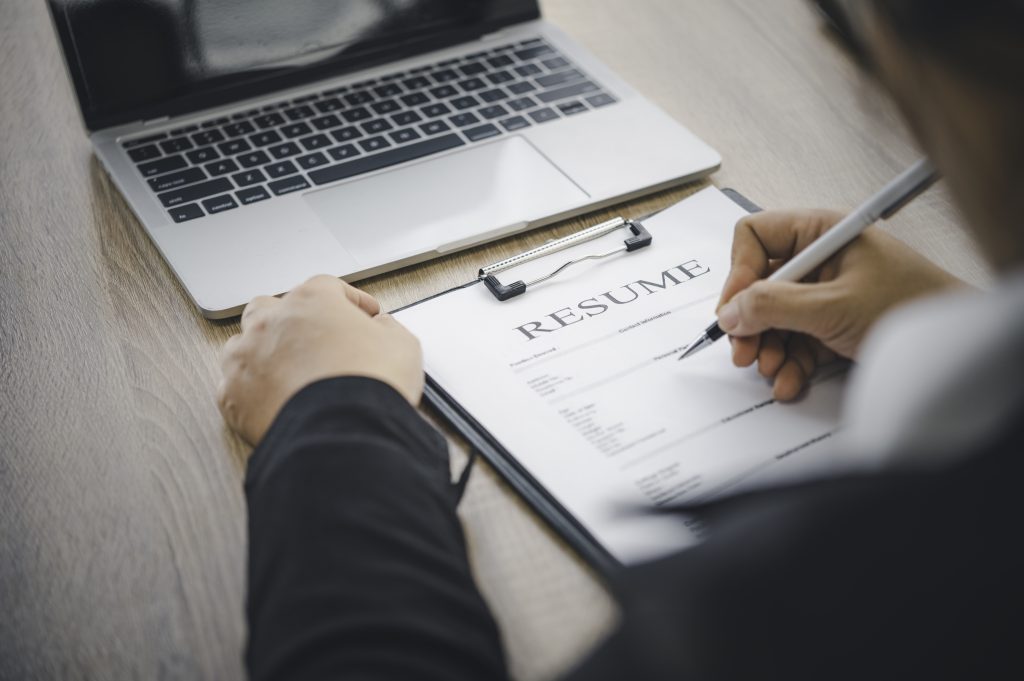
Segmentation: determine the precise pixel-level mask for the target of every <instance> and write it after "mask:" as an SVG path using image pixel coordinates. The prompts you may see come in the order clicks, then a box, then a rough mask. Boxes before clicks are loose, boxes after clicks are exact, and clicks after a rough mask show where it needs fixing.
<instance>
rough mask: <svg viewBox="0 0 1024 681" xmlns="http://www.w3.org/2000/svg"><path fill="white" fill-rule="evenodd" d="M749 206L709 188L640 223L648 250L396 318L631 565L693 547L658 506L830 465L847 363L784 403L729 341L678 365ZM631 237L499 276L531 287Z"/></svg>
mask: <svg viewBox="0 0 1024 681" xmlns="http://www.w3.org/2000/svg"><path fill="white" fill-rule="evenodd" d="M743 215H745V212H744V211H743V210H742V209H741V208H740V207H739V206H737V205H736V204H735V203H733V202H732V201H731V200H730V199H729V198H728V197H726V196H725V195H724V194H722V193H721V192H720V191H718V190H717V189H713V188H711V189H705V190H703V191H701V192H699V193H697V194H695V195H693V196H692V197H690V198H688V199H686V200H685V201H683V202H682V203H679V204H677V205H676V206H673V207H672V208H669V209H668V210H665V211H663V212H662V213H659V214H658V215H656V216H654V217H652V218H650V219H648V220H645V221H644V226H645V227H646V228H647V230H648V231H649V232H650V233H651V235H652V237H653V242H652V244H651V246H649V247H647V248H644V249H641V250H638V251H635V252H633V253H622V254H618V255H615V256H612V257H610V258H607V259H604V260H597V261H589V262H586V263H582V264H580V265H577V266H574V267H571V268H569V269H567V270H566V271H564V272H563V273H561V274H560V275H559V276H558V277H556V278H554V279H551V280H550V281H548V282H545V283H544V284H541V285H538V286H536V287H534V288H531V289H530V290H528V291H527V292H526V293H525V294H524V295H521V296H519V297H516V298H512V299H510V300H507V301H505V302H499V301H498V300H496V299H495V298H494V296H493V295H491V293H490V292H489V291H488V290H487V289H486V288H485V287H484V286H483V285H473V286H468V287H465V288H462V289H457V290H455V291H453V292H450V293H447V294H444V295H442V296H439V297H437V298H434V299H432V300H429V301H425V302H424V303H421V304H419V305H415V306H413V307H410V308H407V309H405V310H402V311H400V312H398V313H396V317H397V318H398V319H399V321H401V322H402V323H403V324H405V325H406V326H407V327H408V328H409V329H410V330H411V331H412V332H413V333H414V334H416V336H418V337H419V339H420V341H421V343H422V346H423V351H424V358H425V364H426V370H427V373H428V374H429V375H430V376H431V377H432V378H433V379H434V380H435V381H437V383H438V384H439V385H440V386H441V387H442V388H443V389H444V390H445V391H446V392H447V393H448V394H449V395H451V396H452V397H453V398H454V399H456V400H457V401H458V402H459V403H460V404H462V406H463V407H464V408H465V409H466V410H467V411H468V412H469V413H471V414H472V415H473V416H474V418H475V419H476V420H477V421H478V422H479V423H480V424H481V425H482V426H483V427H484V428H486V429H487V430H488V432H489V433H490V434H491V435H492V436H493V437H494V438H495V439H496V440H497V441H498V442H499V443H500V444H501V445H502V446H503V447H504V448H505V449H506V450H507V451H508V452H510V453H511V455H512V456H513V457H514V458H515V459H516V460H517V461H518V462H519V464H520V465H522V466H523V467H524V468H525V469H526V470H527V471H529V472H530V474H531V475H532V476H533V477H534V478H535V479H536V480H537V481H538V482H540V483H541V484H542V485H543V486H544V487H545V489H546V490H547V492H548V493H549V494H551V495H552V496H553V497H554V498H555V499H556V500H557V501H558V502H559V503H560V504H561V505H562V506H563V507H564V508H565V509H566V510H568V511H569V512H570V513H572V514H573V515H574V516H575V518H576V519H577V520H578V521H579V522H580V523H581V524H582V525H583V526H584V527H585V528H586V529H587V530H588V531H589V532H590V533H591V535H593V536H594V537H595V539H597V540H598V541H599V542H600V543H601V544H602V545H603V546H604V547H605V548H606V549H607V550H608V551H609V552H610V553H611V554H612V555H613V556H615V557H616V558H617V559H618V560H620V561H622V562H623V563H627V564H628V563H635V562H639V561H643V560H647V559H650V558H654V557H657V556H659V555H662V554H665V553H668V552H672V551H675V550H678V549H680V548H683V547H686V546H688V545H690V544H692V543H694V542H696V541H698V540H699V538H700V533H701V528H700V526H699V525H696V524H694V523H692V522H690V521H688V520H687V518H686V517H685V516H682V515H679V514H672V513H657V512H651V511H657V510H658V509H659V508H661V509H664V508H669V507H671V506H674V505H679V504H683V503H699V502H704V501H708V500H711V499H714V498H715V497H718V496H720V495H725V494H731V493H735V492H738V491H742V490H744V489H748V488H750V487H753V486H759V485H765V484H768V483H770V482H772V481H780V480H791V479H793V478H795V477H800V476H801V475H806V474H808V473H809V472H817V471H818V470H819V469H828V468H829V465H828V462H829V456H830V444H831V440H832V436H833V435H834V434H835V433H836V431H837V428H838V423H839V411H840V396H841V391H842V384H843V373H844V372H843V370H842V367H839V368H837V369H834V370H831V371H825V372H822V374H821V375H819V376H818V377H817V378H816V379H815V382H814V384H813V385H812V386H811V388H810V389H809V390H808V393H807V395H806V396H805V397H804V398H803V399H802V400H800V401H798V402H796V403H792V404H782V403H777V402H775V401H774V400H773V399H772V397H771V386H770V384H769V383H768V382H767V381H766V380H765V379H764V378H762V377H761V376H760V375H759V374H758V373H757V371H756V369H754V368H749V369H737V368H736V367H734V366H733V365H732V362H731V359H730V349H729V344H728V343H727V342H719V343H717V344H715V346H713V347H712V348H710V349H708V350H705V351H704V352H702V353H699V354H697V355H695V356H693V357H692V358H688V359H687V360H686V361H684V362H679V361H677V358H678V356H679V353H680V352H681V351H682V349H683V345H684V344H685V343H686V342H688V341H689V340H690V339H692V338H694V337H695V336H696V335H697V334H698V333H699V332H700V331H701V330H702V329H703V328H704V326H705V325H706V324H707V323H708V322H709V321H710V320H712V319H713V318H714V310H715V305H716V303H717V300H718V296H719V294H720V292H721V290H722V286H723V284H724V281H725V277H726V275H727V274H728V271H729V257H730V256H729V254H730V248H731V242H732V233H733V225H734V224H735V223H736V221H737V220H738V219H739V218H741V217H742V216H743ZM624 238H625V233H624V232H618V233H613V234H611V235H608V236H607V237H602V240H601V241H599V242H590V243H587V244H581V245H578V246H575V247H574V248H573V249H572V250H569V251H561V252H559V253H555V254H552V255H551V256H548V257H546V258H543V259H541V260H538V261H533V262H530V263H527V264H526V265H523V266H522V268H521V269H518V270H513V271H509V272H506V273H503V275H502V280H503V281H506V282H509V281H514V280H516V279H524V280H529V279H531V278H534V277H536V276H541V275H543V274H547V273H549V272H550V271H552V270H553V269H555V268H556V267H558V265H560V264H562V263H564V262H566V261H568V260H570V259H573V258H575V257H578V256H579V255H585V254H588V253H595V252H600V251H602V250H606V249H607V248H608V246H609V245H611V246H612V247H613V246H614V244H615V243H616V240H617V243H619V244H620V245H621V242H622V240H623V239H624Z"/></svg>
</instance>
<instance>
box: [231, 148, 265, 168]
mask: <svg viewBox="0 0 1024 681" xmlns="http://www.w3.org/2000/svg"><path fill="white" fill-rule="evenodd" d="M235 160H236V161H238V163H239V164H240V165H241V166H242V167H243V168H252V167H254V166H261V165H263V164H264V163H270V157H269V156H267V155H266V153H264V152H262V151H250V152H249V153H247V154H242V155H241V156H238V157H236V158H235Z"/></svg>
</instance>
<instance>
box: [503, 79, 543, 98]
mask: <svg viewBox="0 0 1024 681" xmlns="http://www.w3.org/2000/svg"><path fill="white" fill-rule="evenodd" d="M536 89H537V86H536V85H534V84H533V83H527V82H526V81H525V80H524V81H522V82H520V83H512V84H511V85H509V86H508V91H509V92H511V93H512V94H514V95H521V94H523V93H524V92H533V91H534V90H536Z"/></svg>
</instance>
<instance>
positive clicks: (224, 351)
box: [220, 333, 242, 371]
mask: <svg viewBox="0 0 1024 681" xmlns="http://www.w3.org/2000/svg"><path fill="white" fill-rule="evenodd" d="M241 342H242V334H240V333H236V334H235V335H234V336H232V337H231V338H228V339H227V340H226V341H224V346H223V347H222V348H221V349H220V365H221V370H222V371H223V370H224V367H225V366H226V365H227V362H228V359H229V358H231V357H233V356H234V355H235V352H236V351H237V349H238V344H239V343H241Z"/></svg>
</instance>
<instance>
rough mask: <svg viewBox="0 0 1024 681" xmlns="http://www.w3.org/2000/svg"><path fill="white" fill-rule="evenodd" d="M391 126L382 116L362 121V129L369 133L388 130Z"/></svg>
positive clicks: (374, 133)
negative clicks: (365, 121)
mask: <svg viewBox="0 0 1024 681" xmlns="http://www.w3.org/2000/svg"><path fill="white" fill-rule="evenodd" d="M392 127H393V126H392V125H391V123H389V122H388V121H386V120H384V119H383V118H378V119H376V120H372V121H369V122H367V123H363V130H365V131H366V132H367V133H368V134H370V135H376V134H377V133H380V132H384V131H385V130H390V129H391V128H392Z"/></svg>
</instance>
